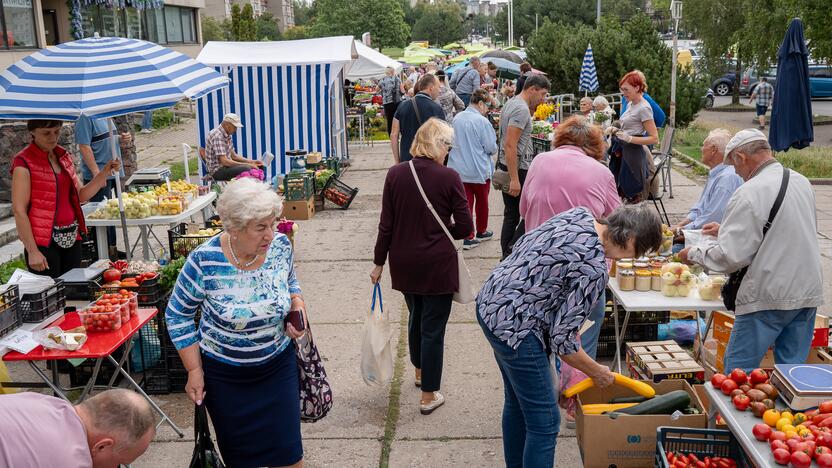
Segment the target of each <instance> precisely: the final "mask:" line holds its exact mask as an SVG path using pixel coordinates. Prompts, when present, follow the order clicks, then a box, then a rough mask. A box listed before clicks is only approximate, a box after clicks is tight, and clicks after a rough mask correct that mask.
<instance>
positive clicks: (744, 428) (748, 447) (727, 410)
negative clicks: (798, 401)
mask: <svg viewBox="0 0 832 468" xmlns="http://www.w3.org/2000/svg"><path fill="white" fill-rule="evenodd" d="M705 393H706V394H707V395H708V399H709V400H711V404H710V405H709V407H708V427H710V428H714V427H716V415H717V413H719V415H720V416H721V417H722V419H723V420H724V421H725V425H726V426H727V427H728V430H730V431H731V433H732V434H734V437H736V439H737V442H739V444H740V446H742V449H743V451H745V454H746V455H747V456H748V458H750V459H751V461H752V462H753V463H754V465H755V466H759V467H763V466H777V463H776V462H775V461H774V456H773V455H772V454H771V448H770V447H769V445H768V444H767V443H763V442H758V441H757V440H756V439H755V438H754V436H753V435H752V434H751V428H753V427H754V425H755V424H759V423H760V422H762V421H761V419H760V418H757V417H755V416H754V414H753V413H751V411H737V410H736V409H735V408H734V406H733V405H732V404H731V399H730V398H728V397H727V396H725V395H723V394H722V392H721V391H720V390H717V389H715V388H714V386H713V385H711V383H710V382H707V383H705ZM775 405H776V407H777V409H778V410H780V411H782V410H784V409H785V407H784V406H783V404H782V403H781V402H780V400H777V401H776V402H775Z"/></svg>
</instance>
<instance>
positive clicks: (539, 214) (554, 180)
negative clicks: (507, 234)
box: [520, 145, 621, 232]
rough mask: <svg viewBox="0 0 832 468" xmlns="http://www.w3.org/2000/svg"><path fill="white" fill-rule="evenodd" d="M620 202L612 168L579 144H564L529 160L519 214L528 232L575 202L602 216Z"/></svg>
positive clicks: (573, 206) (597, 216)
mask: <svg viewBox="0 0 832 468" xmlns="http://www.w3.org/2000/svg"><path fill="white" fill-rule="evenodd" d="M620 205H621V199H620V198H619V197H618V190H617V189H616V187H615V179H614V178H613V175H612V172H610V170H609V169H608V168H607V167H606V166H604V165H603V164H601V163H600V162H598V161H596V160H595V159H592V158H591V157H589V156H587V155H586V153H584V152H583V151H582V150H581V149H580V148H578V147H576V146H571V145H565V146H560V147H558V148H556V149H555V150H554V151H549V152H548V153H543V154H539V155H537V156H536V157H535V158H534V160H533V161H532V164H531V166H530V167H529V173H528V175H527V176H526V183H525V184H524V185H523V192H522V194H521V197H520V215H521V216H523V219H524V220H525V221H526V232H528V231H531V230H532V229H534V228H536V227H538V226H540V225H541V224H543V223H545V222H546V221H548V220H549V218H551V217H552V216H554V215H556V214H559V213H562V212H564V211H567V210H570V209H572V208H575V207H578V206H583V207H585V208H587V209H588V210H589V211H590V212H591V213H592V215H593V216H595V218H603V217H605V216H607V215H609V214H610V213H612V212H613V210H615V209H616V208H618V207H619V206H620Z"/></svg>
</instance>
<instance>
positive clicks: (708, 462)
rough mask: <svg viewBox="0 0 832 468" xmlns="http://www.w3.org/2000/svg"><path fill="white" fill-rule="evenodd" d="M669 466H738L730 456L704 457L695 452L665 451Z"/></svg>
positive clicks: (719, 467) (691, 467)
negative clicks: (700, 457)
mask: <svg viewBox="0 0 832 468" xmlns="http://www.w3.org/2000/svg"><path fill="white" fill-rule="evenodd" d="M665 456H666V457H667V466H668V467H669V468H736V466H737V462H735V461H734V459H732V458H728V457H702V459H701V460H700V459H699V457H697V456H696V454H695V453H688V454H687V455H686V454H684V453H682V452H670V451H668V452H665Z"/></svg>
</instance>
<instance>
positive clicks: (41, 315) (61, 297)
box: [20, 279, 66, 323]
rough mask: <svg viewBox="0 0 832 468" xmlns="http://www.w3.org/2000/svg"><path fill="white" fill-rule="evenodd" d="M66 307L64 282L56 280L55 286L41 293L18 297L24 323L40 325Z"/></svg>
mask: <svg viewBox="0 0 832 468" xmlns="http://www.w3.org/2000/svg"><path fill="white" fill-rule="evenodd" d="M65 305H66V295H65V294H64V281H63V280H62V279H56V280H55V284H53V285H52V286H49V287H48V288H46V289H44V290H43V291H41V292H37V293H32V294H23V295H21V296H20V316H21V320H22V321H23V322H24V323H40V322H42V321H43V320H44V319H45V318H47V317H49V316H50V315H52V314H54V313H55V312H63V311H64V306H65Z"/></svg>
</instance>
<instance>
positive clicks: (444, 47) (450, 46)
mask: <svg viewBox="0 0 832 468" xmlns="http://www.w3.org/2000/svg"><path fill="white" fill-rule="evenodd" d="M460 47H462V46H461V45H459V44H458V43H456V42H451V43H450V44H445V45H443V46H442V48H443V49H459V48H460Z"/></svg>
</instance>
